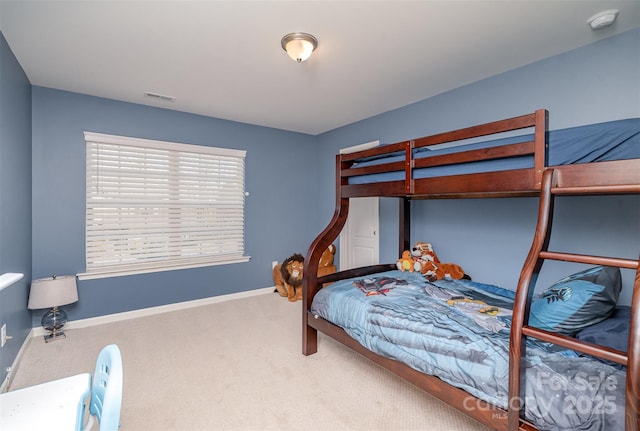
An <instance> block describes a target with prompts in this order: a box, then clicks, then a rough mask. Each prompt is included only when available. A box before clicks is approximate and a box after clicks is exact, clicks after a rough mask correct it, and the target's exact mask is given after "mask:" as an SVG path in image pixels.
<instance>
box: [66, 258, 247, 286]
mask: <svg viewBox="0 0 640 431" xmlns="http://www.w3.org/2000/svg"><path fill="white" fill-rule="evenodd" d="M250 260H251V256H243V257H240V258H237V259H233V260H225V261H220V262H207V263H194V264H189V265H163V266H159V267H155V268H144V269H128V270H105V271H101V272H98V271H92V272H83V273H80V274H77V276H78V280H95V279H99V278H111V277H123V276H127V275H137V274H150V273H154V272H164V271H176V270H181V269H193V268H203V267H206V266H218V265H229V264H233V263H245V262H249V261H250Z"/></svg>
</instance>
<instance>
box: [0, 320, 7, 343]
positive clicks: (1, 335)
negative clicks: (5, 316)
mask: <svg viewBox="0 0 640 431" xmlns="http://www.w3.org/2000/svg"><path fill="white" fill-rule="evenodd" d="M6 342H7V324H6V323H3V324H2V328H0V347H4V345H5V343H6Z"/></svg>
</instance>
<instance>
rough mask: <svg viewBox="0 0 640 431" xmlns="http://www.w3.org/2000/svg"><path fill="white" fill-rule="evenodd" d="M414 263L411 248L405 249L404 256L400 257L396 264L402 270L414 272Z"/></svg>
mask: <svg viewBox="0 0 640 431" xmlns="http://www.w3.org/2000/svg"><path fill="white" fill-rule="evenodd" d="M413 264H414V262H413V258H412V257H411V252H410V251H409V250H405V251H403V252H402V257H401V258H400V259H398V262H396V266H397V267H398V269H399V270H400V271H409V272H413Z"/></svg>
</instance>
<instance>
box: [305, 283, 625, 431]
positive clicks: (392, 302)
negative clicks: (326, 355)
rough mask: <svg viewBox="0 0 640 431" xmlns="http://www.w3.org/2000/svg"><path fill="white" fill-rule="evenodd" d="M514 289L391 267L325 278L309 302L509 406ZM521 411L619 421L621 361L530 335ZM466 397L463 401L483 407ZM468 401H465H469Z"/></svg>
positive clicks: (547, 418)
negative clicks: (431, 277) (332, 280)
mask: <svg viewBox="0 0 640 431" xmlns="http://www.w3.org/2000/svg"><path fill="white" fill-rule="evenodd" d="M514 296H515V295H514V293H513V291H511V290H508V289H504V288H501V287H498V286H492V285H487V284H482V283H477V282H473V281H468V280H440V281H437V282H433V283H432V282H428V281H427V280H425V278H424V277H423V276H421V275H420V274H418V273H415V272H413V273H410V272H403V271H388V272H384V273H380V274H376V275H371V276H367V277H361V278H353V279H348V280H342V281H339V282H336V283H333V284H331V285H329V286H326V287H324V288H322V289H321V290H320V291H319V292H318V293H317V294H316V296H315V298H314V300H313V304H312V307H311V312H312V313H313V314H314V315H316V316H320V317H322V318H324V319H326V320H328V321H330V322H332V323H334V324H336V325H338V326H340V327H341V328H343V329H344V330H345V331H346V332H347V333H348V334H349V335H350V336H351V337H352V338H354V339H355V340H357V341H358V342H359V343H360V344H362V345H363V346H364V347H366V348H367V349H369V350H370V351H372V352H375V353H377V354H379V355H381V356H384V357H386V358H390V359H394V360H397V361H401V362H403V363H405V364H407V365H409V366H410V367H412V368H414V369H416V370H418V371H420V372H422V373H426V374H429V375H433V376H437V377H439V378H440V379H442V380H444V381H445V382H447V383H449V384H451V385H453V386H455V387H458V388H461V389H464V390H465V391H467V392H469V393H470V394H471V395H473V396H474V397H476V398H479V399H481V400H484V401H486V402H489V403H491V404H494V405H496V406H499V407H501V408H504V409H506V407H507V400H508V377H509V330H510V327H511V311H512V307H513V299H514ZM524 387H525V389H524V390H525V400H524V401H525V416H526V418H527V419H528V420H530V421H532V422H533V423H534V424H535V425H536V426H537V427H538V428H539V429H541V430H567V431H568V430H577V429H585V430H586V429H589V430H605V429H606V430H623V429H624V413H625V392H624V390H625V371H624V370H621V369H619V368H616V367H614V366H611V365H609V364H606V363H603V362H602V361H598V360H596V359H594V358H591V357H586V356H580V355H578V354H577V353H575V352H573V351H570V350H566V349H564V348H561V347H558V346H555V345H551V344H548V343H543V342H540V341H537V340H529V339H527V354H526V382H525V384H524ZM476 398H473V397H470V398H469V400H468V405H465V408H470V409H473V408H481V407H480V405H478V404H477V400H476ZM465 403H466V402H465Z"/></svg>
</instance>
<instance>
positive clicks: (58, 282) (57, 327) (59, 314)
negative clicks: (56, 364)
mask: <svg viewBox="0 0 640 431" xmlns="http://www.w3.org/2000/svg"><path fill="white" fill-rule="evenodd" d="M76 301H78V286H77V285H76V277H75V276H74V275H63V276H60V277H58V276H55V275H54V276H51V277H49V278H41V279H39V280H33V281H32V282H31V290H30V292H29V305H28V308H29V309H31V310H37V309H40V308H49V307H51V310H49V311H47V312H46V313H45V314H44V316H42V321H41V324H42V327H43V328H44V329H46V330H47V331H50V332H49V334H46V335H45V336H44V341H45V342H47V343H48V342H49V341H53V340H57V339H58V338H66V336H65V335H64V332H63V331H61V329H62V327H63V326H64V325H65V324H66V323H67V313H66V312H65V311H64V310H63V309H62V308H58V307H60V306H61V305H67V304H72V303H74V302H76Z"/></svg>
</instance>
